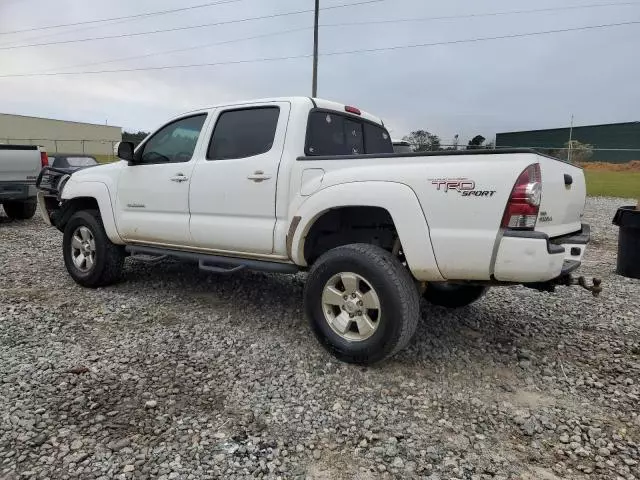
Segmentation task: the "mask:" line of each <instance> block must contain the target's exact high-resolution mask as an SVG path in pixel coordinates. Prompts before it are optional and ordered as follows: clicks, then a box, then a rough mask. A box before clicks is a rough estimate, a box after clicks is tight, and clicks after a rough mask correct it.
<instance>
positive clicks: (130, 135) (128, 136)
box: [122, 131, 149, 146]
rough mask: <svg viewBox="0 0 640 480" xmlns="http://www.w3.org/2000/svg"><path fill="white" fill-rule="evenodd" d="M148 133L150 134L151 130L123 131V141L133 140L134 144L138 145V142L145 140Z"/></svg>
mask: <svg viewBox="0 0 640 480" xmlns="http://www.w3.org/2000/svg"><path fill="white" fill-rule="evenodd" d="M147 135H149V132H143V131H138V132H135V133H134V132H127V131H125V132H122V141H123V142H133V144H134V145H135V146H138V144H139V143H140V142H141V141H142V140H144V139H145V138H146V137H147Z"/></svg>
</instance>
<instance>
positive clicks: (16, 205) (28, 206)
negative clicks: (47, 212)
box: [2, 200, 36, 220]
mask: <svg viewBox="0 0 640 480" xmlns="http://www.w3.org/2000/svg"><path fill="white" fill-rule="evenodd" d="M2 206H3V207H4V211H5V213H6V214H7V217H9V218H13V219H15V220H28V219H30V218H31V217H33V216H34V215H35V213H36V202H35V201H33V200H20V201H18V200H8V201H6V202H4V203H3V204H2Z"/></svg>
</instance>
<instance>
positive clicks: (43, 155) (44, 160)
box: [40, 151, 49, 168]
mask: <svg viewBox="0 0 640 480" xmlns="http://www.w3.org/2000/svg"><path fill="white" fill-rule="evenodd" d="M40 165H42V168H44V167H48V166H49V157H47V152H43V151H40Z"/></svg>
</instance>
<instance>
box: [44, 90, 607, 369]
mask: <svg viewBox="0 0 640 480" xmlns="http://www.w3.org/2000/svg"><path fill="white" fill-rule="evenodd" d="M118 156H119V157H120V158H121V159H122V161H120V162H118V163H113V164H110V165H104V166H98V167H94V168H91V169H87V170H82V171H79V172H77V173H73V174H72V175H71V176H69V175H68V174H67V172H63V171H62V172H56V171H55V169H45V171H44V172H43V174H42V175H41V177H40V178H39V180H38V186H39V187H40V189H41V193H40V195H39V202H40V203H41V207H42V212H43V214H44V217H45V221H46V222H48V223H49V224H53V225H55V226H56V227H57V228H58V229H59V230H60V231H62V232H64V242H63V255H64V261H65V264H66V267H67V270H68V271H69V273H70V275H71V276H72V277H73V279H74V280H75V281H76V282H78V283H79V284H81V285H83V286H86V287H98V286H104V285H108V284H111V283H113V282H115V281H117V280H118V279H119V278H120V276H121V271H122V266H123V262H124V260H125V257H126V256H127V255H131V256H138V257H139V258H141V259H144V258H146V259H156V258H162V257H164V256H170V257H174V258H178V259H184V260H188V261H195V262H197V263H198V264H199V266H200V268H201V269H203V270H206V271H212V272H218V273H230V272H235V271H237V270H240V269H243V268H248V269H257V270H264V271H271V272H280V273H295V272H298V271H300V270H308V272H309V273H308V276H307V282H306V288H305V293H304V303H305V309H306V313H307V316H308V318H309V320H310V324H311V327H312V330H313V331H314V332H315V334H316V335H317V337H318V339H319V340H320V342H321V343H322V344H323V345H324V346H325V347H326V348H327V349H328V350H329V351H331V352H332V353H333V354H334V355H336V356H337V357H338V358H340V359H342V360H345V361H348V362H355V363H372V362H376V361H379V360H382V359H384V358H387V357H389V356H390V355H393V354H394V353H395V352H398V351H399V350H400V349H402V348H403V347H404V346H405V345H407V343H408V342H409V341H410V339H411V338H412V335H413V333H414V331H415V328H416V324H417V322H418V319H419V298H420V296H421V295H422V296H424V297H425V298H426V299H427V300H428V301H429V302H431V303H434V304H438V305H443V306H447V307H461V306H465V305H468V304H470V303H472V302H474V301H475V300H477V299H479V298H480V297H481V296H482V295H483V294H484V292H485V291H486V290H487V288H488V287H490V286H502V285H513V284H524V285H528V286H531V287H534V288H537V289H540V290H552V289H553V287H554V286H555V285H556V284H565V285H568V284H572V283H577V282H575V281H574V280H573V278H572V277H571V274H570V273H571V272H572V271H573V270H575V269H576V268H577V267H578V266H579V265H580V262H581V259H582V256H583V255H584V252H585V247H586V244H587V243H588V241H589V227H588V226H587V225H584V224H582V223H581V219H582V212H583V208H584V203H585V181H584V176H583V172H582V170H581V169H580V168H577V167H575V166H573V165H570V164H568V163H564V162H561V161H558V160H556V159H553V158H550V157H546V156H542V155H538V154H536V153H535V152H533V151H528V150H501V151H492V150H470V151H468V152H428V153H402V154H394V153H393V149H392V143H391V139H390V137H389V133H388V132H387V130H386V129H385V127H384V124H383V122H382V121H381V120H380V119H379V118H376V117H374V116H372V115H370V114H368V113H365V112H362V111H360V110H359V109H357V108H354V107H350V106H345V105H342V104H339V103H334V102H330V101H326V100H320V99H312V98H298V97H296V98H279V99H268V100H259V101H251V102H244V103H236V104H230V105H221V106H217V107H213V108H206V109H202V110H197V111H194V112H189V113H186V114H184V115H181V116H179V117H177V118H174V119H172V120H170V121H169V122H167V123H166V124H164V125H163V126H162V127H160V128H159V129H158V130H157V131H155V133H152V134H151V135H149V136H148V137H147V138H146V139H145V140H144V141H143V142H142V143H141V144H140V145H139V146H138V147H137V149H135V151H134V148H133V145H132V144H131V143H127V142H122V143H121V144H120V145H119V147H118ZM581 284H582V286H584V287H586V288H588V289H591V290H592V291H593V292H594V293H598V292H599V289H600V288H599V284H598V282H596V285H594V286H588V285H587V284H586V282H585V281H584V279H582V280H581Z"/></svg>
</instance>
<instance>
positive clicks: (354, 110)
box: [344, 105, 362, 115]
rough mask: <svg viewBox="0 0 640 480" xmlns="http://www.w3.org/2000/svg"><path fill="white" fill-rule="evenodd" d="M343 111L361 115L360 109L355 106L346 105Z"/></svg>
mask: <svg viewBox="0 0 640 480" xmlns="http://www.w3.org/2000/svg"><path fill="white" fill-rule="evenodd" d="M344 111H345V112H349V113H353V114H354V115H362V112H361V111H360V109H359V108H356V107H350V106H349V105H347V106H346V107H344Z"/></svg>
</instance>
